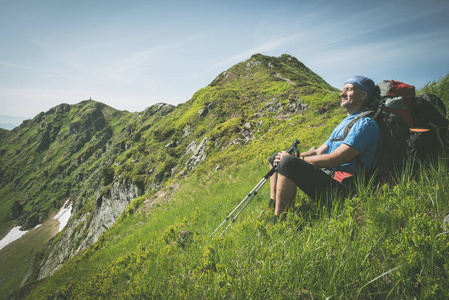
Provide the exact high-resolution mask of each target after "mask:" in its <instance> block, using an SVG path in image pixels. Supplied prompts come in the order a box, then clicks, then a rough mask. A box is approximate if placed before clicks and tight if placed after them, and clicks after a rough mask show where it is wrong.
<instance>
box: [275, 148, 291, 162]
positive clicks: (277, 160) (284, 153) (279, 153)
mask: <svg viewBox="0 0 449 300" xmlns="http://www.w3.org/2000/svg"><path fill="white" fill-rule="evenodd" d="M286 155H290V153H288V152H287V151H282V152H278V155H276V157H275V159H274V166H277V164H278V163H279V162H280V161H281V159H282V158H283V157H284V156H286Z"/></svg>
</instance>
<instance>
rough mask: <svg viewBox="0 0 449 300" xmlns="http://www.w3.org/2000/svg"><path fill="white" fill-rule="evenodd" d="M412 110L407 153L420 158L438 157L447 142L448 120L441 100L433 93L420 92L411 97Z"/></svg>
mask: <svg viewBox="0 0 449 300" xmlns="http://www.w3.org/2000/svg"><path fill="white" fill-rule="evenodd" d="M412 111H413V117H414V122H415V127H414V128H411V129H410V131H411V137H410V140H409V145H408V149H407V155H408V156H411V157H415V158H418V159H420V160H429V159H430V160H432V159H436V158H438V155H439V154H440V153H443V152H444V150H445V148H446V146H447V143H448V140H447V133H448V125H449V120H448V119H446V107H445V105H444V103H443V101H442V100H441V99H440V98H439V97H437V96H435V95H431V94H421V95H418V96H416V97H415V98H414V99H413V102H412Z"/></svg>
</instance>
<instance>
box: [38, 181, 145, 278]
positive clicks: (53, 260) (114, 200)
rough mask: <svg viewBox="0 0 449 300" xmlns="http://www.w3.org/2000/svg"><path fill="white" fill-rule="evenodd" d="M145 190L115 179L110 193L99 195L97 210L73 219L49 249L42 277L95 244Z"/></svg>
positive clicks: (40, 268)
mask: <svg viewBox="0 0 449 300" xmlns="http://www.w3.org/2000/svg"><path fill="white" fill-rule="evenodd" d="M143 193H144V191H143V190H142V188H140V187H139V186H137V185H134V184H132V183H130V182H128V181H127V180H123V181H120V182H119V181H116V182H114V183H113V184H112V185H111V186H110V188H109V189H108V190H107V191H106V192H104V193H102V194H100V195H98V197H97V200H96V207H95V210H94V211H93V212H87V213H85V214H83V215H82V216H78V217H77V218H73V219H71V220H70V221H69V223H68V225H67V226H66V228H65V229H64V231H63V232H62V233H61V236H59V237H58V240H57V242H55V243H54V245H52V246H51V247H49V248H48V250H47V253H46V257H47V258H46V259H45V260H43V261H42V263H41V264H40V266H39V274H38V278H39V279H43V278H46V277H48V276H50V275H52V274H53V273H54V272H55V271H57V270H58V269H59V268H60V267H61V266H62V265H63V264H64V262H65V261H67V260H68V259H70V258H71V257H73V256H74V255H76V254H77V253H78V252H79V251H82V250H84V249H86V248H87V247H89V246H91V245H93V244H94V243H95V242H96V241H97V240H98V238H99V237H100V235H101V234H102V233H103V232H105V231H106V230H107V229H108V228H109V227H111V226H112V225H113V224H114V223H115V221H116V220H117V219H118V217H119V216H120V215H121V213H122V212H123V211H124V210H125V209H126V207H127V206H128V204H129V203H130V202H131V201H132V200H134V199H135V198H137V197H140V196H141V195H142V194H143Z"/></svg>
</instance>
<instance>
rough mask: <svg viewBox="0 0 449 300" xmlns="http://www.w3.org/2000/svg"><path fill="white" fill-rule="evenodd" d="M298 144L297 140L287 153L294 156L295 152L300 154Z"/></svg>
mask: <svg viewBox="0 0 449 300" xmlns="http://www.w3.org/2000/svg"><path fill="white" fill-rule="evenodd" d="M298 144H299V141H298V139H296V140H295V141H294V142H293V143H292V145H291V146H290V148H288V150H287V152H288V153H290V154H293V153H294V152H295V151H296V152H298ZM298 153H299V152H298Z"/></svg>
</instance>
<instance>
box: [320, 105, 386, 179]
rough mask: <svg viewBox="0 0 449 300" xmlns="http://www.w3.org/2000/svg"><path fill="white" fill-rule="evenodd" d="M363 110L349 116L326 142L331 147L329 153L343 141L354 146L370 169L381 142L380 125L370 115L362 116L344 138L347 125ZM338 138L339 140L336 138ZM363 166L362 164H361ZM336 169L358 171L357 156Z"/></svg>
mask: <svg viewBox="0 0 449 300" xmlns="http://www.w3.org/2000/svg"><path fill="white" fill-rule="evenodd" d="M360 113H361V112H357V113H355V114H352V115H349V116H347V117H346V118H345V119H344V120H343V121H341V122H340V124H338V126H337V127H336V128H335V129H334V131H333V132H332V134H331V136H330V137H329V139H328V140H327V141H326V142H325V144H326V145H327V146H328V147H329V150H328V153H332V152H333V151H335V149H337V148H338V147H339V146H340V145H341V144H342V143H344V144H346V145H348V146H351V147H354V148H355V149H357V151H358V152H359V157H360V160H361V162H362V163H363V165H364V166H365V167H366V168H367V169H368V170H369V169H371V165H372V163H373V160H374V155H375V154H376V150H377V145H378V143H379V125H377V122H376V121H374V120H372V119H371V118H369V117H364V118H360V120H358V121H357V122H355V124H354V125H353V126H352V128H351V130H350V131H349V133H348V136H347V137H346V138H345V139H344V140H343V135H344V131H345V128H346V125H348V124H349V122H351V121H352V120H353V119H354V118H356V117H357V116H358V115H359V114H360ZM335 139H337V140H335ZM359 167H362V166H359ZM334 170H336V171H356V170H357V158H354V159H352V160H350V161H349V162H347V163H344V164H342V165H340V166H338V167H336V168H334Z"/></svg>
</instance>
